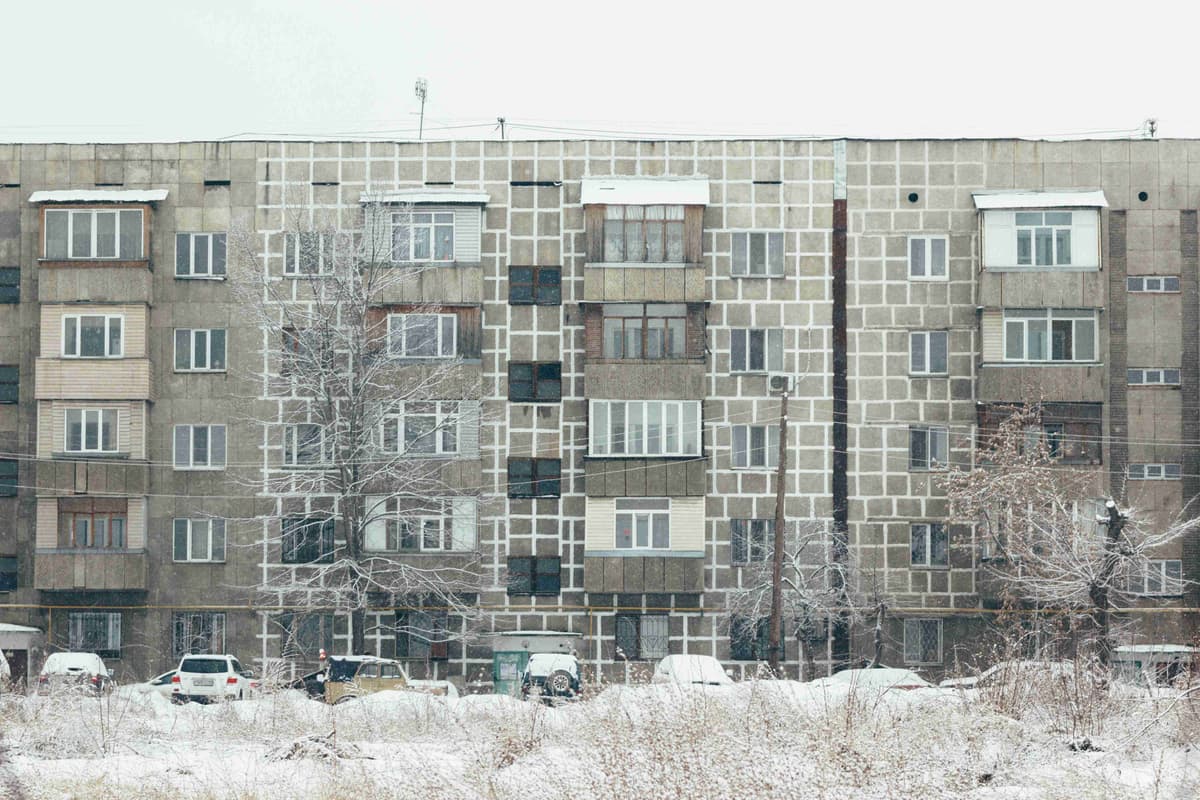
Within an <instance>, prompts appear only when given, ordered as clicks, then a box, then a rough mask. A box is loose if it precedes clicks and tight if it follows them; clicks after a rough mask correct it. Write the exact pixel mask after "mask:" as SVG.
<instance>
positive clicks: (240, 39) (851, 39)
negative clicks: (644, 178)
mask: <svg viewBox="0 0 1200 800" xmlns="http://www.w3.org/2000/svg"><path fill="white" fill-rule="evenodd" d="M10 5H11V7H10ZM1195 9H1196V4H1194V3H1188V2H1174V3H1166V2H1161V3H1160V2H1148V0H1140V2H1137V3H1129V2H1125V3H1120V4H1116V3H1103V2H1095V0H1092V2H1073V1H1068V0H1037V2H1028V1H1027V0H991V2H970V0H959V2H934V1H933V0H907V2H904V1H893V2H867V1H866V0H857V1H856V0H841V2H839V1H838V0H826V1H825V2H820V3H809V2H803V1H797V0H787V1H784V0H780V2H775V3H760V2H757V1H756V0H737V1H736V2H722V3H710V2H689V1H688V0H673V2H654V0H640V1H639V2H626V1H625V0H605V2H596V3H586V4H585V3H579V2H572V0H559V1H558V2H523V1H522V0H489V1H488V2H482V3H474V2H470V1H468V2H465V3H464V2H458V3H449V2H415V0H408V1H407V2H404V1H400V2H388V3H384V2H376V3H366V2H353V1H352V0H344V2H327V1H326V0H291V1H290V2H282V1H281V0H238V1H237V2H231V1H230V0H206V2H202V3H193V2H187V3H184V2H177V1H172V0H107V1H106V2H82V0H80V1H78V2H67V3H20V4H17V3H12V4H5V8H4V12H3V27H4V29H5V36H4V42H3V46H2V47H0V66H2V67H3V72H4V74H5V75H6V76H7V80H6V81H5V85H4V89H3V93H2V95H0V98H2V100H0V103H2V104H0V109H2V112H0V140H5V141H139V140H172V139H184V140H187V139H216V138H228V137H238V138H270V137H276V136H281V135H285V134H290V135H293V136H299V137H322V138H343V137H346V138H360V137H361V138H399V139H408V138H416V136H417V130H416V128H417V119H418V113H417V112H418V110H419V103H418V101H417V99H416V97H415V96H414V92H413V84H414V81H415V80H416V79H417V78H418V77H422V78H425V79H426V80H427V81H428V85H429V89H428V101H427V103H426V106H425V138H426V139H433V138H462V137H471V138H499V135H500V134H499V131H498V130H495V129H496V117H499V116H504V117H506V118H507V120H508V129H507V134H508V137H509V138H543V137H546V136H555V137H557V136H575V137H578V136H587V135H599V136H605V137H612V136H622V137H631V138H642V137H656V136H657V137H663V136H670V135H676V136H680V135H687V136H703V135H708V136H737V135H787V136H805V135H825V136H831V135H837V136H863V137H890V136H899V137H914V136H936V137H957V136H1023V137H1030V138H1040V137H1064V136H1065V137H1074V136H1079V135H1083V134H1093V135H1103V136H1120V135H1136V132H1137V130H1138V129H1140V128H1141V126H1142V123H1143V121H1144V120H1145V119H1146V118H1148V117H1156V118H1157V119H1158V121H1159V122H1158V135H1159V136H1160V137H1162V138H1166V137H1188V136H1190V137H1200V100H1198V99H1197V96H1196V91H1195V88H1194V87H1195V83H1196V74H1197V69H1198V68H1197V63H1196V62H1197V59H1196V53H1197V49H1198V48H1197V46H1196V22H1197V21H1198V20H1200V11H1198V10H1195Z"/></svg>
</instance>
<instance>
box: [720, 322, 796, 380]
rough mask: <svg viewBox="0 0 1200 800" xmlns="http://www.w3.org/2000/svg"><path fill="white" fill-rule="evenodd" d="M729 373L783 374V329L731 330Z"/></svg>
mask: <svg viewBox="0 0 1200 800" xmlns="http://www.w3.org/2000/svg"><path fill="white" fill-rule="evenodd" d="M729 371H730V372H783V329H782V328H733V329H732V330H730V331H729Z"/></svg>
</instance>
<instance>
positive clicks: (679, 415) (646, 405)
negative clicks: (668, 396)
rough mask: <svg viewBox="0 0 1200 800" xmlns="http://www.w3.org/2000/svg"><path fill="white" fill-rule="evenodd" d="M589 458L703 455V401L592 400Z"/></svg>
mask: <svg viewBox="0 0 1200 800" xmlns="http://www.w3.org/2000/svg"><path fill="white" fill-rule="evenodd" d="M591 411H592V415H591V416H592V418H591V431H590V434H591V435H590V442H589V449H588V454H589V455H592V456H636V457H639V458H641V457H647V456H698V455H700V401H698V400H593V401H592V402H591Z"/></svg>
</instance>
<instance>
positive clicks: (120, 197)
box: [29, 189, 167, 203]
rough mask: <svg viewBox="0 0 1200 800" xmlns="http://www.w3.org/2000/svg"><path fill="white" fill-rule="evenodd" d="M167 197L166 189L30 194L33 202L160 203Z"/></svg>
mask: <svg viewBox="0 0 1200 800" xmlns="http://www.w3.org/2000/svg"><path fill="white" fill-rule="evenodd" d="M166 199H167V190H166V189H64V190H61V191H54V192H34V193H33V194H31V195H29V202H31V203H159V202H162V201H163V200H166Z"/></svg>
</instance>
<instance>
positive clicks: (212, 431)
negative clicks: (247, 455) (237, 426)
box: [172, 425, 225, 470]
mask: <svg viewBox="0 0 1200 800" xmlns="http://www.w3.org/2000/svg"><path fill="white" fill-rule="evenodd" d="M172 448H173V453H172V463H173V464H174V465H175V469H177V470H206V469H209V470H212V469H225V426H224V425H176V426H175V431H174V436H173V437H172Z"/></svg>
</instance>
